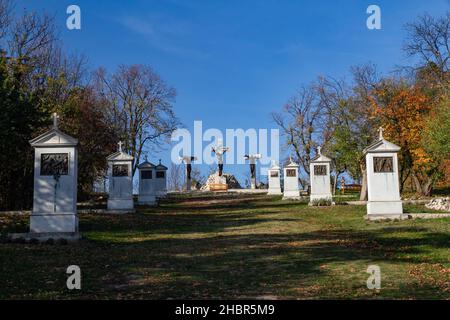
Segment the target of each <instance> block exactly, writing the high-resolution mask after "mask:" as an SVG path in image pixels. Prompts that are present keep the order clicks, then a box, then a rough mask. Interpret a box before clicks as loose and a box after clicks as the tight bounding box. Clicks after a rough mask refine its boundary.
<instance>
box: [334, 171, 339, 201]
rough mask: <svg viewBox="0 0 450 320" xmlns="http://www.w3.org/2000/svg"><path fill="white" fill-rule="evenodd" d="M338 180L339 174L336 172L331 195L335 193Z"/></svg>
mask: <svg viewBox="0 0 450 320" xmlns="http://www.w3.org/2000/svg"><path fill="white" fill-rule="evenodd" d="M338 180H339V174H337V173H336V174H335V175H334V183H333V196H335V195H336V187H337V183H338Z"/></svg>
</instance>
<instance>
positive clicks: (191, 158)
mask: <svg viewBox="0 0 450 320" xmlns="http://www.w3.org/2000/svg"><path fill="white" fill-rule="evenodd" d="M195 160H197V157H194V156H183V157H180V161H183V162H184V163H185V164H186V185H185V190H186V191H191V187H192V181H191V172H192V161H195Z"/></svg>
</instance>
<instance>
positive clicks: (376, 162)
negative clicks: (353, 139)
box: [373, 157, 394, 172]
mask: <svg viewBox="0 0 450 320" xmlns="http://www.w3.org/2000/svg"><path fill="white" fill-rule="evenodd" d="M373 171H374V172H394V166H393V160H392V157H373Z"/></svg>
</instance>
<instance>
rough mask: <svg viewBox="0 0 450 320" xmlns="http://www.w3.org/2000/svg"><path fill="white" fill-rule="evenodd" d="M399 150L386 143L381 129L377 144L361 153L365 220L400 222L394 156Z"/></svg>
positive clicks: (399, 202) (400, 214)
mask: <svg viewBox="0 0 450 320" xmlns="http://www.w3.org/2000/svg"><path fill="white" fill-rule="evenodd" d="M398 151H400V147H399V146H397V145H395V144H393V143H391V142H389V141H387V140H385V139H384V137H383V128H379V137H378V140H377V141H375V142H373V143H372V144H371V145H369V146H368V147H367V148H365V149H364V151H363V153H364V156H365V158H366V171H367V192H368V202H367V218H368V219H370V220H377V219H395V218H402V215H403V205H402V201H401V199H400V187H399V176H398V160H397V153H398Z"/></svg>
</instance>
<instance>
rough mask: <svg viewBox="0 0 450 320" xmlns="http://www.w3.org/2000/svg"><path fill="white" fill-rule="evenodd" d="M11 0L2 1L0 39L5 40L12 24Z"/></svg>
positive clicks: (0, 1)
mask: <svg viewBox="0 0 450 320" xmlns="http://www.w3.org/2000/svg"><path fill="white" fill-rule="evenodd" d="M11 10H12V2H11V0H0V39H3V38H4V37H5V35H6V34H7V33H8V28H9V26H10V24H11V20H12V19H11Z"/></svg>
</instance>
